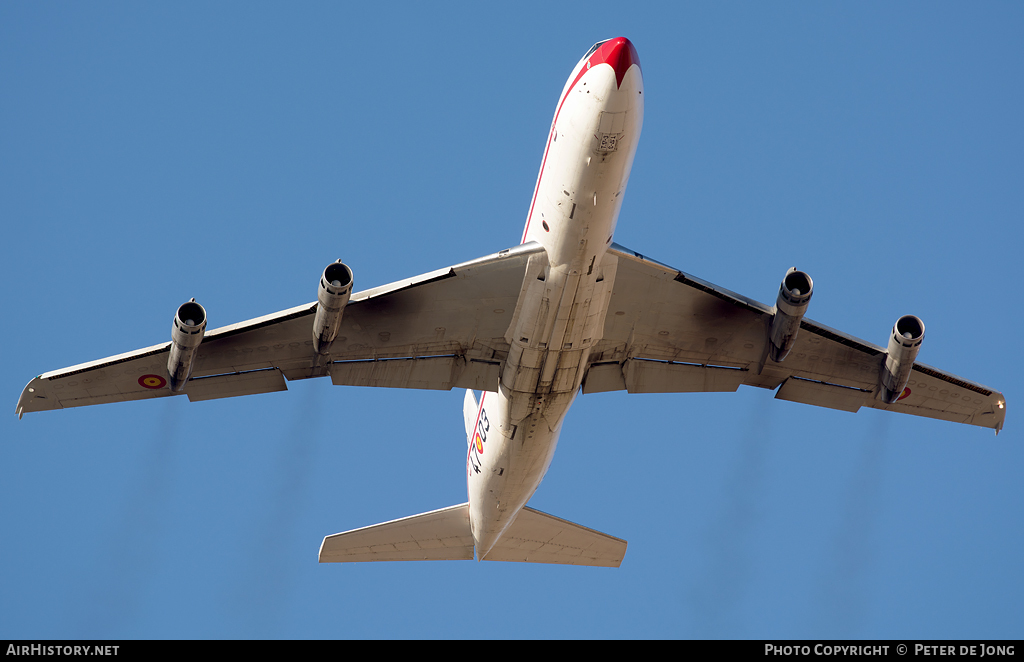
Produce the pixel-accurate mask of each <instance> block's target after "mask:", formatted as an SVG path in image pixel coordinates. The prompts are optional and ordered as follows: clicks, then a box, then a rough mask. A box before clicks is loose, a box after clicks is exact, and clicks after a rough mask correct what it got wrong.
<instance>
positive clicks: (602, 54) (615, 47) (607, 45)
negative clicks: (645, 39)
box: [590, 37, 640, 87]
mask: <svg viewBox="0 0 1024 662" xmlns="http://www.w3.org/2000/svg"><path fill="white" fill-rule="evenodd" d="M598 64H609V65H611V67H612V69H614V70H615V82H616V85H618V86H620V87H621V86H622V79H623V78H624V77H625V76H626V72H627V71H629V68H630V67H631V66H633V65H634V64H635V65H636V66H637V68H640V56H639V55H637V52H636V47H635V46H633V42H631V41H630V40H629V39H626V38H625V37H616V38H615V39H609V40H608V41H606V42H604V43H603V44H601V47H600V48H598V49H597V51H595V52H594V55H593V56H591V58H590V66H592V67H593V66H596V65H598Z"/></svg>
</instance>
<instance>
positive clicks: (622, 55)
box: [519, 37, 640, 244]
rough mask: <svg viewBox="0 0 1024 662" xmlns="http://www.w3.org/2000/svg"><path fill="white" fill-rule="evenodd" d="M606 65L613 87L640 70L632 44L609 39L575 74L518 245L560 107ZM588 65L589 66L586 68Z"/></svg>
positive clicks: (526, 231)
mask: <svg viewBox="0 0 1024 662" xmlns="http://www.w3.org/2000/svg"><path fill="white" fill-rule="evenodd" d="M599 64H607V65H609V66H610V67H611V68H612V69H614V70H615V87H616V88H619V87H622V79H623V78H624V77H625V75H626V72H627V71H629V68H630V67H631V66H633V65H634V64H635V65H636V66H637V68H638V69H639V68H640V56H639V55H637V52H636V48H635V47H634V46H633V42H631V41H630V40H629V39H626V38H625V37H616V38H615V39H609V40H608V41H606V42H604V43H603V44H601V46H600V47H599V48H598V49H597V50H596V51H594V54H593V55H591V56H590V58H589V59H588V60H587V64H584V65H583V66H582V67H580V72H579V73H578V74H576V78H574V79H573V81H572V84H571V85H569V89H567V90H566V91H565V94H564V95H562V98H561V99H559V100H558V108H557V109H556V110H555V119H553V120H552V121H551V131H550V132H549V133H548V144H547V147H545V148H544V158H543V159H541V162H540V174H539V175H537V186H536V187H535V188H534V189H533V200H531V201H530V213H529V214H527V216H526V227H525V228H524V229H523V238H522V240H520V242H519V243H520V244H523V243H526V235H527V234H529V233H530V222H531V221H533V208H534V207H535V206H536V204H537V193H538V192H539V191H540V183H541V181H543V179H544V166H545V165H547V162H548V152H550V151H551V143H552V142H554V139H555V125H556V124H558V115H559V113H561V112H562V106H563V105H565V100H566V99H568V98H569V93H570V92H572V90H573V88H574V87H576V83H578V82H580V79H581V78H583V75H584V74H586V73H587V72H588V71H590V69H591V68H593V67H595V66H597V65H599ZM588 65H589V66H588Z"/></svg>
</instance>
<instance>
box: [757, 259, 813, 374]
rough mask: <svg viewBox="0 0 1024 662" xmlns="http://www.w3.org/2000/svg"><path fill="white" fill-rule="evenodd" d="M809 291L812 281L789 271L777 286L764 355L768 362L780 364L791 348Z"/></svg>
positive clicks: (809, 294) (798, 329) (793, 268)
mask: <svg viewBox="0 0 1024 662" xmlns="http://www.w3.org/2000/svg"><path fill="white" fill-rule="evenodd" d="M813 289H814V281H812V280H811V277H810V276H808V275H807V274H806V273H804V272H803V271H797V270H796V267H790V268H789V271H787V272H786V277H785V278H783V279H782V285H780V286H779V296H778V298H777V299H776V301H775V316H774V317H772V326H771V329H770V330H769V331H768V340H769V341H770V342H769V345H768V352H769V356H771V359H772V361H775V362H776V363H779V362H781V361H782V360H783V359H785V358H786V355H787V354H789V350H791V349H792V348H793V343H794V342H796V334H797V332H799V331H800V320H801V319H803V316H804V313H806V312H807V304H809V303H810V301H811V294H812V290H813Z"/></svg>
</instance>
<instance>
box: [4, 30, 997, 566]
mask: <svg viewBox="0 0 1024 662" xmlns="http://www.w3.org/2000/svg"><path fill="white" fill-rule="evenodd" d="M643 92H644V89H643V74H642V71H641V66H640V58H639V56H638V54H637V51H636V48H635V47H634V46H633V44H632V43H631V42H630V41H629V40H628V39H626V38H624V37H619V38H615V39H609V40H605V41H601V42H598V43H596V44H594V46H593V47H592V48H590V50H589V51H587V53H586V55H584V56H583V58H582V59H580V61H579V62H578V63H577V64H576V66H575V67H574V68H573V70H572V73H571V74H570V75H569V78H568V80H567V81H566V83H565V86H564V88H563V90H562V93H561V95H560V96H559V99H558V103H557V105H556V107H555V115H554V119H553V120H552V123H551V129H550V131H549V133H548V136H547V142H546V146H545V149H544V156H543V159H542V160H541V165H540V172H539V174H538V176H537V184H536V187H535V189H534V192H533V198H532V200H531V201H530V208H529V212H528V214H527V217H526V226H525V228H524V230H523V235H522V239H521V242H520V244H519V245H518V246H515V247H512V248H508V249H505V250H502V251H499V252H497V253H494V254H492V255H488V256H485V257H481V258H479V259H476V260H471V261H469V262H464V263H462V264H457V265H454V266H451V267H447V268H443V269H439V270H437V271H433V272H430V273H426V274H423V275H420V276H416V277H413V278H409V279H406V280H402V281H398V282H395V283H391V284H389V285H383V286H380V287H376V288H373V289H369V290H365V291H362V292H358V293H353V278H354V277H353V273H352V270H351V269H350V268H349V267H348V266H346V265H345V264H344V263H342V262H341V260H338V261H337V262H334V263H332V264H329V265H328V266H327V267H326V268H325V269H324V271H323V273H322V275H321V277H320V282H319V288H318V292H317V300H316V301H315V302H313V303H310V304H304V305H300V306H296V307H294V308H290V309H287V310H283V311H281V312H278V313H274V314H271V315H266V316H264V317H259V318H256V319H252V320H248V321H245V322H240V323H238V324H232V325H229V326H225V327H221V328H218V329H213V330H211V331H209V332H207V328H206V327H207V314H206V310H205V309H204V308H203V306H201V305H200V304H199V303H197V302H196V301H195V299H192V300H191V301H188V302H186V303H184V304H183V305H182V306H180V307H179V308H178V310H177V312H176V313H175V315H174V318H173V321H172V327H171V340H170V342H163V343H160V344H157V345H153V346H151V347H146V348H143V349H139V350H136V351H132V352H128V353H125V354H120V355H117V356H112V357H109V358H105V359H100V360H98V361H93V362H90V363H83V364H80V365H76V366H72V367H69V368H64V369H62V370H56V371H52V372H48V373H45V374H42V375H40V376H38V377H36V378H35V379H33V380H31V381H30V382H29V383H28V385H27V386H26V387H25V389H24V391H23V392H22V394H21V397H20V398H19V400H18V405H17V410H16V413H17V414H18V417H19V418H21V416H22V415H23V414H24V413H25V412H34V411H45V410H53V409H62V408H68V407H77V406H83V405H92V404H101V403H108V402H121V401H128V400H144V399H150V398H160V397H170V396H176V395H182V394H184V395H186V396H188V399H189V400H190V401H202V400H212V399H217V398H226V397H235V396H241V395H250V394H257V393H269V392H274V391H284V390H287V382H289V381H292V380H297V379H308V378H313V377H329V378H330V380H331V382H332V383H333V384H336V385H348V386H376V387H391V388H413V389H437V390H451V389H453V388H463V389H466V393H465V398H464V404H463V417H464V420H465V431H466V439H467V451H466V484H467V492H468V499H467V501H466V502H465V503H461V504H457V505H454V506H450V507H448V508H442V509H440V510H434V511H430V512H426V513H422V514H419V515H413V516H411V517H404V518H401V519H396V520H392V521H390V522H385V523H382V524H377V525H373V526H368V527H364V528H359V529H354V530H351V531H345V532H342V533H338V534H334V535H329V536H326V537H325V538H324V540H323V542H322V544H321V547H320V552H319V560H320V562H322V563H331V562H361V561H401V560H456V559H474V558H475V559H476V560H478V561H481V560H482V561H516V562H533V563H560V564H569V565H586V566H605V567H618V566H619V565H620V564H621V562H622V560H623V558H624V555H625V552H626V546H627V543H626V541H624V540H621V539H619V538H615V537H613V536H610V535H607V534H605V533H601V532H599V531H595V530H593V529H590V528H587V527H584V526H581V525H579V524H575V523H573V522H570V521H567V520H564V519H561V518H558V517H555V516H553V515H549V514H547V513H543V512H541V511H539V510H535V509H533V508H530V507H529V506H527V503H528V502H529V500H530V498H531V497H532V496H533V494H534V492H535V491H536V490H537V488H538V486H539V485H540V482H541V480H542V479H543V477H544V474H545V473H546V471H547V469H548V467H549V465H550V464H551V460H552V457H553V456H554V452H555V447H556V445H557V442H558V438H559V435H560V433H561V430H562V423H563V421H564V419H565V415H566V413H567V411H568V410H569V408H570V406H571V405H572V403H573V401H574V400H575V398H576V397H577V396H578V395H579V394H580V393H583V394H589V393H600V392H605V391H616V390H625V391H627V392H628V393H692V392H708V391H719V392H735V391H736V390H737V389H738V388H739V387H740V386H741V385H747V386H756V387H760V388H764V389H770V390H773V391H774V392H775V398H776V399H780V400H789V401H793V402H800V403H805V404H810V405H816V406H821V407H827V408H832V409H838V410H842V411H847V412H856V411H858V410H859V409H860V408H861V407H873V408H876V409H885V410H889V411H896V412H902V413H907V414H915V415H918V416H927V417H931V418H938V419H943V420H948V421H955V422H960V423H966V424H970V425H976V426H980V427H986V428H993V429H995V431H996V434H998V432H999V430H1000V429H1001V428H1002V427H1003V423H1004V420H1005V416H1006V409H1005V407H1006V403H1005V398H1004V397H1003V394H1002V393H1000V392H998V391H995V390H994V389H991V388H989V387H986V386H982V385H980V384H977V383H975V382H972V381H968V380H966V379H962V378H960V377H957V376H955V375H952V374H950V373H948V372H945V371H942V370H939V369H936V368H933V367H930V366H927V365H924V364H922V363H919V362H917V360H916V359H917V355H918V352H919V351H920V349H921V344H922V342H923V340H924V333H925V327H924V323H923V322H922V320H921V319H920V318H918V317H916V316H914V315H904V316H902V317H900V318H899V319H898V320H897V321H896V323H895V324H894V325H893V328H892V331H891V333H890V335H889V338H888V344H887V346H886V347H880V346H876V345H874V344H871V343H869V342H867V341H864V340H860V339H858V338H854V337H853V336H850V335H848V334H845V333H842V332H840V331H837V330H835V329H832V328H829V327H827V326H824V325H822V324H819V323H818V322H815V321H812V320H810V319H808V318H806V317H805V316H804V315H805V313H806V311H807V309H808V306H809V303H810V300H811V297H812V294H813V290H814V283H813V281H812V279H811V277H810V276H809V275H808V274H806V273H805V272H802V271H798V270H797V269H795V268H791V269H789V270H788V271H787V272H786V273H785V275H784V277H783V279H782V282H781V284H780V286H779V291H778V296H777V298H776V302H775V304H774V305H773V306H768V305H765V304H763V303H760V302H758V301H755V300H753V299H750V298H747V297H744V296H742V295H739V294H736V293H734V292H731V291H729V290H727V289H724V288H721V287H719V286H717V285H714V284H712V283H709V282H707V281H704V280H701V279H699V278H696V277H694V276H691V275H690V274H687V273H684V272H682V271H680V270H678V269H675V268H673V267H670V266H668V265H666V264H663V263H661V262H658V261H655V260H653V259H651V258H650V257H648V256H646V255H643V254H641V253H638V252H635V251H633V250H630V249H628V248H625V247H623V246H620V245H618V244H616V243H614V242H613V236H614V233H615V226H616V223H617V221H618V217H619V210H620V208H621V205H622V199H623V194H624V193H625V190H626V184H627V182H628V180H629V174H630V170H631V167H632V163H633V157H634V154H635V152H636V148H637V143H638V139H639V137H640V131H641V128H642V125H643V111H644V98H643ZM474 391H479V392H480V397H479V399H477V396H476V395H475V393H474Z"/></svg>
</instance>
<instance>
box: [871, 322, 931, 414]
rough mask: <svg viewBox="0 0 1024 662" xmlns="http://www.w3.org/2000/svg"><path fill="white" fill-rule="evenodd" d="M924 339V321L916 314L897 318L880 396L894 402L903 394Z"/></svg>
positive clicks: (886, 360) (890, 338)
mask: <svg viewBox="0 0 1024 662" xmlns="http://www.w3.org/2000/svg"><path fill="white" fill-rule="evenodd" d="M923 341H924V322H922V321H921V318H920V317H917V316H916V315H904V316H903V317H901V318H899V319H898V320H896V324H894V325H893V327H892V334H890V336H889V351H888V354H887V355H886V357H885V367H884V368H882V389H881V393H880V396H881V398H882V400H883V401H884V402H886V403H887V404H890V405H891V404H892V403H894V402H896V401H897V400H899V399H900V396H901V395H903V389H904V388H906V387H907V381H909V380H910V370H911V369H912V368H913V367H914V359H916V358H917V353H918V352H919V351H921V343H922V342H923Z"/></svg>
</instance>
